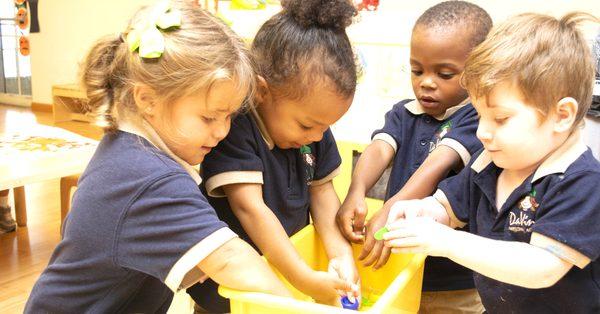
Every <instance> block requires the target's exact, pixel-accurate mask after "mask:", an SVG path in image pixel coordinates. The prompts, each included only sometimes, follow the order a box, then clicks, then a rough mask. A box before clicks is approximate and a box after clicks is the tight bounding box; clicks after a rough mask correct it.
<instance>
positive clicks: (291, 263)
mask: <svg viewBox="0 0 600 314" xmlns="http://www.w3.org/2000/svg"><path fill="white" fill-rule="evenodd" d="M223 190H224V191H225V194H226V195H227V199H228V201H229V204H230V205H231V209H232V210H233V212H234V214H235V215H236V217H237V218H238V219H239V220H240V222H241V223H242V226H243V227H244V230H245V231H246V232H247V233H248V235H249V236H250V238H251V239H252V241H253V242H254V243H255V244H256V245H257V246H258V248H259V249H260V251H261V252H262V253H263V255H264V256H265V257H266V258H267V259H268V260H269V262H271V264H273V265H274V266H275V267H276V268H277V269H278V270H279V271H280V272H281V274H282V275H283V276H284V277H285V278H286V279H287V280H288V281H289V282H290V283H291V284H292V285H294V287H296V288H298V289H299V290H300V291H302V292H303V293H305V294H307V295H309V296H311V297H312V298H313V299H315V300H316V301H318V302H322V303H328V304H339V294H338V292H337V290H341V291H350V290H351V287H350V283H348V282H346V281H344V280H341V279H339V278H338V277H337V276H333V275H331V274H328V273H326V272H318V271H315V270H313V269H311V268H310V267H309V266H308V265H307V264H306V263H305V262H304V261H303V260H302V258H301V257H300V255H299V254H298V252H297V251H296V249H295V248H294V246H293V245H292V243H291V242H290V240H289V238H288V236H287V234H286V232H285V230H284V229H283V226H282V225H281V223H280V222H279V220H278V219H277V217H276V216H275V214H273V212H272V211H271V210H270V209H269V208H268V207H267V205H266V204H265V203H264V201H263V198H262V185H260V184H230V185H226V186H223Z"/></svg>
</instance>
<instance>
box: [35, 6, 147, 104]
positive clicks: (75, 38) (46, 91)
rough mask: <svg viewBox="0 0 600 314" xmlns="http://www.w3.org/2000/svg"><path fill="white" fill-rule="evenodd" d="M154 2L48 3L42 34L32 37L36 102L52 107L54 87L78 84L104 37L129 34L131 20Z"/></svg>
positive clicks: (40, 10)
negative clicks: (90, 51)
mask: <svg viewBox="0 0 600 314" xmlns="http://www.w3.org/2000/svg"><path fill="white" fill-rule="evenodd" d="M153 2H154V1H152V0H126V1H125V0H45V1H40V2H39V8H38V13H39V22H40V28H41V32H40V33H35V34H31V35H30V45H31V77H32V93H33V102H37V103H44V104H50V103H52V85H55V84H68V83H74V82H76V81H77V75H78V66H79V63H80V62H81V61H82V59H83V58H84V57H85V54H86V52H87V51H88V49H89V48H90V47H91V45H92V43H93V42H94V41H95V40H97V39H98V38H100V37H101V36H102V35H106V34H111V33H118V32H121V31H123V30H125V27H126V26H127V21H128V19H129V17H130V16H131V15H132V14H133V12H135V10H136V9H137V8H138V7H140V6H141V5H144V4H148V3H153Z"/></svg>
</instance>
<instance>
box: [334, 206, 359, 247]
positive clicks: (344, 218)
mask: <svg viewBox="0 0 600 314" xmlns="http://www.w3.org/2000/svg"><path fill="white" fill-rule="evenodd" d="M352 217H353V213H351V212H345V213H342V214H341V215H339V216H338V217H337V218H338V219H337V222H338V227H339V229H340V230H341V231H342V234H343V235H344V237H345V238H346V239H347V240H348V241H351V242H354V243H360V242H362V239H363V237H362V235H359V234H356V233H355V232H354V227H353V221H352Z"/></svg>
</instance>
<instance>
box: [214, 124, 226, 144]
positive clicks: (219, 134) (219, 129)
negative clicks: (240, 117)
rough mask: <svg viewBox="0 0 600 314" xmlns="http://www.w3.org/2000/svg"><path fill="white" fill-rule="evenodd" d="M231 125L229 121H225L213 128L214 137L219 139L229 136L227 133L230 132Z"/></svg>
mask: <svg viewBox="0 0 600 314" xmlns="http://www.w3.org/2000/svg"><path fill="white" fill-rule="evenodd" d="M229 127H230V124H229V122H224V123H221V124H219V125H217V126H216V127H215V129H214V130H213V137H215V138H217V139H218V140H219V141H220V140H222V139H224V138H225V136H227V133H229Z"/></svg>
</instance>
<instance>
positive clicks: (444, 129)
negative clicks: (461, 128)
mask: <svg viewBox="0 0 600 314" xmlns="http://www.w3.org/2000/svg"><path fill="white" fill-rule="evenodd" d="M451 129H452V121H447V122H446V123H444V124H442V125H441V126H440V128H439V129H438V131H437V132H436V133H435V135H434V136H433V140H432V141H431V142H429V152H430V153H431V152H432V151H433V150H434V149H435V148H436V147H437V146H438V144H439V143H440V141H441V140H442V139H443V138H444V136H446V134H448V132H450V130H451Z"/></svg>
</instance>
